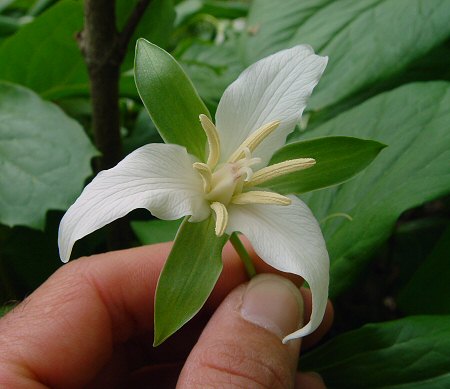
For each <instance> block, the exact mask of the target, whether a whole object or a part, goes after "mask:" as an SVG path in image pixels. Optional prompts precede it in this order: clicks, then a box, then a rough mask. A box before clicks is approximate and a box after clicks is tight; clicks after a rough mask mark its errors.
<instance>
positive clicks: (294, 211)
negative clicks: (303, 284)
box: [226, 196, 329, 342]
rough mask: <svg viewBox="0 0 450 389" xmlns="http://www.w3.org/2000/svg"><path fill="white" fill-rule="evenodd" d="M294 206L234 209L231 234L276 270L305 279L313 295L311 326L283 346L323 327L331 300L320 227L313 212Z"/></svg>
mask: <svg viewBox="0 0 450 389" xmlns="http://www.w3.org/2000/svg"><path fill="white" fill-rule="evenodd" d="M289 198H291V199H292V204H291V205H288V206H282V205H262V204H251V205H232V206H230V207H229V209H228V213H229V221H228V227H227V231H226V232H227V233H228V234H231V233H232V232H233V231H240V232H242V233H243V234H244V235H245V236H247V238H248V239H249V240H250V242H251V243H252V245H253V248H254V249H255V251H256V253H257V254H258V255H259V256H260V257H261V258H262V259H263V260H264V261H265V262H267V263H268V264H269V265H271V266H273V267H274V268H276V269H278V270H281V271H284V272H289V273H294V274H298V275H300V276H302V277H303V278H304V279H305V280H306V281H307V282H308V284H309V287H310V288H311V292H312V314H311V319H310V321H309V323H308V324H306V325H305V326H304V327H303V328H301V329H299V330H298V331H296V332H294V333H292V334H290V335H288V336H287V337H285V338H284V340H283V342H285V341H287V340H291V339H294V338H299V337H302V336H305V335H308V334H310V333H311V332H313V331H314V330H315V329H316V328H317V327H318V326H319V324H320V323H321V321H322V319H323V315H324V313H325V308H326V305H327V299H328V283H329V258H328V252H327V249H326V246H325V241H324V239H323V236H322V232H321V231H320V227H319V225H318V223H317V221H316V219H315V218H314V216H313V214H312V213H311V211H310V210H309V208H308V207H307V206H306V205H305V204H304V203H303V202H302V201H300V200H299V199H298V198H297V197H295V196H289Z"/></svg>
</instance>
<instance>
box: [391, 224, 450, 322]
mask: <svg viewBox="0 0 450 389" xmlns="http://www.w3.org/2000/svg"><path fill="white" fill-rule="evenodd" d="M449 265H450V227H447V229H446V230H445V231H444V233H443V234H442V236H441V238H440V239H439V242H438V243H437V245H436V247H435V248H434V250H433V251H432V253H431V254H430V255H429V256H428V258H427V259H426V260H425V261H424V262H423V263H422V265H421V266H420V267H419V268H418V269H417V271H416V273H415V274H414V275H413V277H412V278H411V280H410V281H409V283H408V284H407V285H406V287H405V288H404V289H403V290H402V292H401V293H400V295H399V299H398V305H399V307H400V309H401V310H402V311H403V312H406V313H408V314H426V313H432V314H436V313H441V314H442V313H445V314H450V304H449V301H450V266H449Z"/></svg>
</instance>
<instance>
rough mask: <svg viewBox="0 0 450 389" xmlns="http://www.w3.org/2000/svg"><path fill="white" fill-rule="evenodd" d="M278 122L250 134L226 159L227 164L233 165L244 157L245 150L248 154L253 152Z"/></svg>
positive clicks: (268, 124)
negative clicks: (247, 150)
mask: <svg viewBox="0 0 450 389" xmlns="http://www.w3.org/2000/svg"><path fill="white" fill-rule="evenodd" d="M280 123H281V122H280V121H279V120H277V121H274V122H270V123H267V124H265V125H263V126H262V127H260V128H258V129H257V130H256V131H254V132H252V133H251V134H250V135H249V136H248V138H247V139H246V140H244V142H243V143H242V144H241V145H240V146H239V147H238V148H237V150H236V151H235V152H234V153H233V154H232V155H231V157H230V158H229V159H228V162H230V163H233V162H236V161H238V160H239V159H241V158H242V157H243V154H244V155H245V149H246V148H248V149H249V151H250V152H252V151H253V150H255V149H256V148H257V147H258V146H259V145H260V144H261V142H262V141H263V140H264V139H266V138H267V137H268V136H269V135H270V134H271V133H272V132H273V131H274V130H275V129H276V128H277V127H278V126H279V125H280Z"/></svg>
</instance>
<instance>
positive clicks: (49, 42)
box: [0, 0, 89, 99]
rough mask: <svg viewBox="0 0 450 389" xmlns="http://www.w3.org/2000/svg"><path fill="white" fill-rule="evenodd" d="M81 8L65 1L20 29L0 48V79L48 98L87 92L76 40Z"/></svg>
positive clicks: (83, 67)
mask: <svg viewBox="0 0 450 389" xmlns="http://www.w3.org/2000/svg"><path fill="white" fill-rule="evenodd" d="M82 26H83V6H82V3H81V2H79V1H73V0H64V1H61V2H59V3H58V4H56V5H55V6H53V7H51V8H50V9H49V10H47V11H46V12H44V13H43V14H42V15H40V16H38V17H37V18H36V19H35V20H34V21H33V22H32V23H30V24H27V25H25V26H23V27H22V28H21V29H20V30H19V31H18V32H17V33H16V34H14V35H13V36H11V37H9V38H8V39H6V40H5V41H4V42H3V44H2V45H1V46H0V63H1V66H0V79H2V80H6V81H11V82H14V83H18V84H22V85H25V86H27V87H28V88H31V89H33V90H34V91H36V92H38V93H39V94H41V96H43V97H45V98H48V99H56V98H59V97H63V96H67V95H71V94H78V93H85V94H86V93H88V90H89V84H88V78H87V72H86V66H85V64H84V61H83V58H82V56H81V53H80V50H79V49H78V46H77V43H76V41H75V35H76V33H77V32H79V31H81V29H82Z"/></svg>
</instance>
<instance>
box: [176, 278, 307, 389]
mask: <svg viewBox="0 0 450 389" xmlns="http://www.w3.org/2000/svg"><path fill="white" fill-rule="evenodd" d="M302 321H303V301H302V298H301V294H300V291H299V290H298V289H297V288H296V287H295V285H293V284H292V283H291V282H290V281H288V280H286V279H285V278H282V277H280V276H277V275H269V274H264V275H259V276H256V277H255V278H253V279H252V280H251V281H250V283H249V284H248V285H242V286H240V287H238V288H236V289H235V290H234V291H233V292H232V293H231V294H230V295H229V296H228V297H227V298H226V299H225V300H224V301H223V303H222V304H221V305H220V307H219V308H218V309H217V311H216V312H215V314H214V315H213V317H212V318H211V320H210V321H209V323H208V325H207V327H206V328H205V330H204V331H203V333H202V335H201V337H200V339H199V341H198V343H197V345H196V346H195V348H194V349H193V350H192V352H191V354H190V355H189V357H188V359H187V361H186V364H185V366H184V368H183V370H182V372H181V375H180V378H179V381H178V387H179V388H202V387H222V386H223V385H224V384H225V383H227V384H228V385H229V387H242V388H269V387H270V388H289V387H293V385H294V380H295V372H296V366H297V360H298V352H299V347H300V340H295V341H292V342H289V343H288V344H286V345H284V344H282V342H281V340H282V338H283V337H284V336H285V335H287V334H289V333H291V332H293V331H294V330H296V329H297V328H299V326H300V324H301V322H302Z"/></svg>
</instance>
